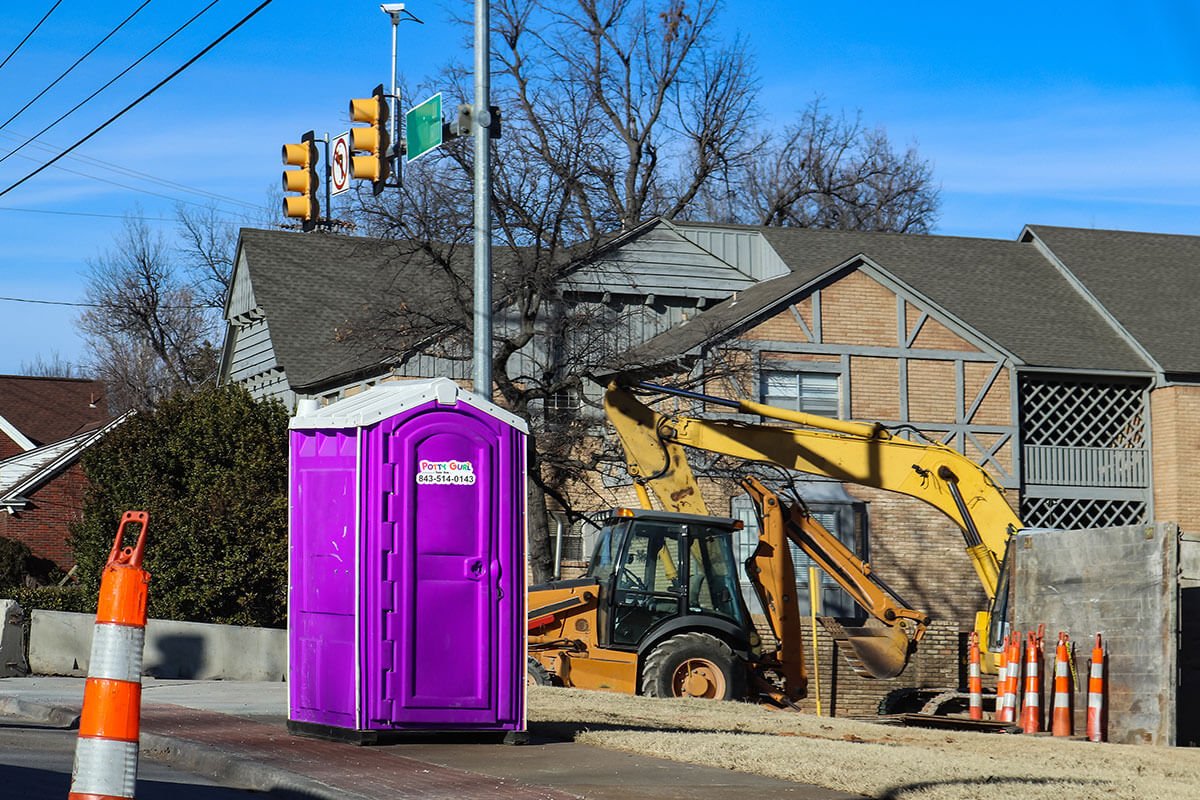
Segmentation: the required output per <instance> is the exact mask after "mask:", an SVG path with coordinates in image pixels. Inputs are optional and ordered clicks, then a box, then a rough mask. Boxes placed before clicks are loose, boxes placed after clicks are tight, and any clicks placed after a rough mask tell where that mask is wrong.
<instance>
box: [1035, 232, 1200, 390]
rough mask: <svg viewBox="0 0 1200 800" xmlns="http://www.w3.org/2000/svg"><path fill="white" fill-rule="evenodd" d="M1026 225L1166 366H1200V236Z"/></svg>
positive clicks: (1174, 369) (1173, 368)
mask: <svg viewBox="0 0 1200 800" xmlns="http://www.w3.org/2000/svg"><path fill="white" fill-rule="evenodd" d="M1028 229H1029V231H1031V232H1032V233H1033V234H1034V235H1035V236H1036V237H1037V238H1038V239H1040V240H1041V241H1042V242H1043V243H1044V244H1045V245H1046V246H1047V247H1048V248H1050V250H1051V251H1052V252H1053V253H1054V255H1055V256H1056V257H1057V258H1058V259H1059V260H1060V261H1061V262H1062V263H1063V265H1064V266H1066V268H1067V269H1068V270H1070V272H1071V273H1072V274H1073V275H1075V276H1076V277H1077V278H1078V279H1079V280H1080V281H1081V282H1082V283H1083V284H1084V286H1086V287H1087V290H1088V291H1089V292H1091V294H1092V295H1093V296H1094V297H1095V298H1096V299H1097V300H1099V301H1100V303H1101V304H1102V305H1103V306H1104V307H1105V308H1106V309H1107V310H1108V311H1109V313H1111V314H1112V315H1113V316H1114V317H1115V318H1116V319H1117V321H1118V322H1119V323H1120V324H1121V326H1122V327H1124V328H1125V329H1126V330H1127V331H1129V333H1130V334H1131V335H1132V336H1133V337H1134V338H1135V339H1137V341H1138V343H1139V344H1141V345H1142V347H1144V348H1145V349H1146V351H1147V352H1149V353H1150V355H1151V357H1153V358H1154V359H1155V360H1156V361H1157V362H1158V363H1159V365H1161V366H1162V368H1163V370H1164V371H1165V372H1171V373H1185V372H1190V373H1200V336H1198V335H1197V334H1196V333H1195V325H1196V319H1197V317H1200V236H1177V235H1171V234H1163V233H1134V232H1130V231H1106V230H1088V229H1083V228H1057V227H1052V226H1049V225H1031V226H1029V228H1028Z"/></svg>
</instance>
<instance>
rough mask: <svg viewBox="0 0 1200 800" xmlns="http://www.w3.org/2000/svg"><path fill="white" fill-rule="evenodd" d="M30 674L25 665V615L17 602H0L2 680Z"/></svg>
mask: <svg viewBox="0 0 1200 800" xmlns="http://www.w3.org/2000/svg"><path fill="white" fill-rule="evenodd" d="M28 672H29V665H28V664H26V663H25V615H24V614H22V613H21V606H20V605H19V604H18V603H17V601H16V600H0V678H12V677H16V676H18V675H24V674H26V673H28Z"/></svg>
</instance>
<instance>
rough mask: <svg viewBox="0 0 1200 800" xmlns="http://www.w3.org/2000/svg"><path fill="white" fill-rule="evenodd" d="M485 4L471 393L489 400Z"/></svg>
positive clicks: (478, 95) (479, 67)
mask: <svg viewBox="0 0 1200 800" xmlns="http://www.w3.org/2000/svg"><path fill="white" fill-rule="evenodd" d="M489 12H490V9H489V0H475V113H474V114H472V115H471V116H472V118H473V121H474V123H475V130H474V134H475V313H474V321H475V345H474V352H473V357H474V358H473V362H474V369H473V371H472V378H473V380H474V386H475V393H476V394H478V395H481V396H483V397H486V398H488V399H489V400H490V399H491V397H492V208H491V194H492V191H491V190H492V184H491V176H492V173H491V152H490V148H489V142H488V135H489V126H490V124H491V115H490V112H489V106H490V99H489V97H488V94H489V92H490V88H491V64H490V57H491V47H490V41H489V38H488V34H489V31H490V27H491V22H490V19H489V16H490V13H489Z"/></svg>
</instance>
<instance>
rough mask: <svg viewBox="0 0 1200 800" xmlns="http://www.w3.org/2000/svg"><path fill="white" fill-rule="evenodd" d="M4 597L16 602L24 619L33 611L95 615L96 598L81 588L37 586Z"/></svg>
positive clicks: (6, 594)
mask: <svg viewBox="0 0 1200 800" xmlns="http://www.w3.org/2000/svg"><path fill="white" fill-rule="evenodd" d="M5 597H7V598H9V599H11V600H16V601H17V603H18V604H20V606H21V610H22V611H23V612H24V613H25V618H26V619H28V618H29V615H30V614H31V613H32V612H33V610H34V609H42V610H43V611H75V612H79V613H83V614H95V613H96V596H95V595H94V594H89V593H88V592H87V591H86V590H85V589H84V588H83V587H82V586H37V587H33V588H19V589H14V590H12V591H11V593H10V592H8V591H6V592H5Z"/></svg>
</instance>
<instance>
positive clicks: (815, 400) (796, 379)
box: [760, 369, 841, 417]
mask: <svg viewBox="0 0 1200 800" xmlns="http://www.w3.org/2000/svg"><path fill="white" fill-rule="evenodd" d="M840 378H841V376H840V375H839V374H838V373H836V372H808V371H803V372H798V371H794V370H766V369H765V370H763V371H762V382H761V388H760V392H761V396H762V401H763V402H764V403H766V404H767V405H772V406H778V407H780V408H787V409H790V410H792V411H803V412H804V413H806V414H819V415H820V416H822V417H837V416H839V414H838V405H839V403H838V399H839V384H840Z"/></svg>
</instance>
